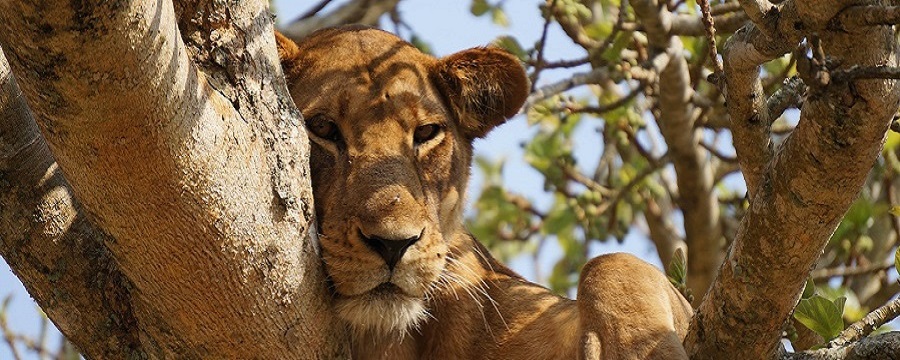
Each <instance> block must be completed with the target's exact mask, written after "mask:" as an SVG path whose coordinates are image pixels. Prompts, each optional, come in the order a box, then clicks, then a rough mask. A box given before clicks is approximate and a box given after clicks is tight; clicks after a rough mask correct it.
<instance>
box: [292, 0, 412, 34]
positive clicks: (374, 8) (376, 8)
mask: <svg viewBox="0 0 900 360" xmlns="http://www.w3.org/2000/svg"><path fill="white" fill-rule="evenodd" d="M399 2H400V0H352V1H349V2H347V3H345V4H343V5H341V6H340V7H338V8H337V9H335V10H334V11H331V12H329V13H327V14H324V15H317V16H313V17H309V18H305V19H304V18H300V19H297V20H295V21H294V22H292V23H290V24H288V25H286V26H284V27H283V28H282V29H281V32H282V33H284V34H285V35H286V36H287V37H289V38H292V39H302V38H303V37H305V36H306V35H308V34H309V33H311V32H313V31H316V30H318V29H322V28H326V27H332V26H339V25H346V24H365V25H377V24H378V19H380V18H381V16H383V15H384V14H387V13H390V12H391V11H394V9H396V8H397V4H398V3H399Z"/></svg>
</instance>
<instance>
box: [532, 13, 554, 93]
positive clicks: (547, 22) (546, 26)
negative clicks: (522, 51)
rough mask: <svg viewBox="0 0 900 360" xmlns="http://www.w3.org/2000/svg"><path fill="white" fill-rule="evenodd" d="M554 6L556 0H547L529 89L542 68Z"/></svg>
mask: <svg viewBox="0 0 900 360" xmlns="http://www.w3.org/2000/svg"><path fill="white" fill-rule="evenodd" d="M554 6H556V0H547V13H546V14H545V15H544V29H543V30H541V40H540V42H538V49H537V59H536V60H535V64H534V72H532V73H531V77H530V79H529V80H531V91H534V89H535V86H537V79H538V76H540V74H541V70H543V69H544V48H545V47H546V46H547V30H548V29H550V21H551V20H553V12H552V11H550V9H553V7H554Z"/></svg>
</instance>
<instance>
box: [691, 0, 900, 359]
mask: <svg viewBox="0 0 900 360" xmlns="http://www.w3.org/2000/svg"><path fill="white" fill-rule="evenodd" d="M742 3H747V4H748V5H751V6H752V5H756V4H759V3H760V2H755V1H746V2H742ZM764 3H768V2H764ZM850 3H854V1H843V0H829V1H808V0H807V1H801V0H795V1H785V2H782V3H781V4H780V5H779V7H780V11H773V12H771V14H770V15H767V17H766V19H769V17H771V18H772V20H773V24H774V25H773V26H771V28H770V29H768V31H769V32H775V34H774V35H772V36H770V37H767V36H765V35H763V34H762V32H761V31H760V30H759V29H758V28H756V27H754V26H753V25H750V26H747V27H745V28H743V29H741V30H740V31H738V32H737V33H735V35H733V36H732V37H731V38H730V39H729V40H728V44H727V45H726V46H725V53H724V54H723V58H724V59H725V77H726V80H727V96H728V97H727V101H728V106H729V115H730V117H731V123H732V131H733V132H734V138H735V148H736V150H737V153H738V157H739V160H740V161H741V168H742V170H743V171H744V177H745V179H746V180H747V188H748V190H749V194H750V197H751V199H750V207H749V209H748V210H747V214H746V215H745V216H744V218H743V220H742V222H741V225H740V228H739V229H738V232H737V236H736V238H735V240H734V243H733V244H732V246H731V248H730V249H729V251H728V254H727V255H726V258H725V261H724V263H723V264H722V266H721V268H720V270H719V275H718V277H717V278H716V281H715V282H714V283H713V286H712V288H711V289H710V290H709V292H708V293H707V295H706V298H705V299H704V301H703V303H702V304H701V305H700V308H699V309H698V311H697V314H696V315H695V316H694V319H693V321H692V323H691V328H690V331H689V333H688V336H687V338H686V339H685V345H686V347H687V348H688V354H690V355H691V356H692V358H693V359H724V358H737V359H764V358H772V357H774V356H775V354H776V353H777V351H778V345H779V342H778V341H779V338H780V336H781V331H782V328H783V325H784V323H785V322H786V321H787V320H788V318H789V316H790V314H791V312H792V311H793V309H794V306H795V305H796V304H797V300H798V299H799V297H800V293H801V292H802V290H803V286H804V283H805V281H806V278H807V276H809V272H810V270H811V269H812V267H813V265H814V264H815V261H816V259H818V258H819V256H820V255H821V253H822V249H823V248H824V247H825V244H826V242H827V241H828V238H829V237H830V235H831V234H832V233H833V232H834V230H835V228H836V227H837V225H838V223H839V222H840V221H841V218H842V217H843V215H844V213H845V212H846V211H847V209H848V208H849V207H850V205H851V204H852V203H853V201H854V200H855V199H856V197H857V195H858V192H859V190H860V188H861V187H862V185H863V184H864V182H865V179H866V176H867V174H868V172H869V170H870V169H871V168H872V165H873V164H874V162H875V159H876V158H877V157H878V154H879V152H880V151H881V149H882V144H883V142H884V138H885V134H886V132H887V130H888V126H889V124H890V122H891V118H892V116H893V115H894V113H895V111H896V110H897V105H898V101H900V91H898V90H900V89H898V86H897V82H896V81H894V80H885V79H870V80H855V79H850V80H849V81H832V82H831V83H827V84H825V85H822V84H809V85H810V87H811V89H810V91H811V94H810V95H809V97H808V98H807V101H806V102H805V103H804V105H803V108H802V112H801V115H800V122H799V124H798V125H797V127H796V129H795V130H794V131H793V133H792V134H791V135H790V136H789V138H788V139H787V140H785V142H784V143H783V144H782V145H781V146H780V147H779V148H777V149H775V150H774V151H773V149H772V148H771V146H770V143H769V126H770V124H771V123H770V122H768V121H766V119H767V118H769V116H767V115H768V114H766V113H765V111H766V110H765V107H764V105H765V102H762V101H760V97H762V96H764V94H762V92H761V86H760V82H759V81H760V80H759V73H760V71H759V67H758V66H759V65H760V64H762V63H763V62H765V61H768V60H770V59H773V58H775V57H778V56H781V55H782V54H783V53H785V52H787V51H791V50H792V49H794V48H795V46H796V45H797V44H798V43H799V40H800V39H801V38H803V37H805V36H809V35H814V34H815V35H818V37H819V38H820V39H821V44H822V47H823V51H824V53H825V54H827V56H828V57H829V60H830V61H831V62H833V63H834V64H838V66H837V67H836V68H835V69H830V70H829V71H833V72H838V71H841V70H846V69H849V68H851V67H853V66H861V67H869V66H880V65H886V66H897V48H896V44H895V41H896V40H895V37H894V32H893V29H892V28H891V27H889V26H862V27H857V28H845V29H835V28H833V27H829V28H826V27H825V25H826V24H828V23H829V22H830V21H831V20H832V19H833V18H835V16H836V15H837V14H838V13H840V12H841V10H843V9H844V8H845V7H846V6H848V5H849V4H850ZM766 25H771V24H756V26H766ZM808 41H812V40H811V39H809V40H808ZM799 68H800V66H798V69H799ZM803 75H804V74H803V73H802V69H801V76H803ZM738 139H741V140H740V141H738Z"/></svg>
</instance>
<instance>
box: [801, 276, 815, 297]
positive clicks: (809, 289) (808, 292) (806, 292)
mask: <svg viewBox="0 0 900 360" xmlns="http://www.w3.org/2000/svg"><path fill="white" fill-rule="evenodd" d="M815 294H816V283H815V282H813V279H812V277H809V278H807V279H806V287H804V288H803V294H802V295H800V298H801V299H809V298H811V297H812V296H813V295H815Z"/></svg>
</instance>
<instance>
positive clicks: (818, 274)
mask: <svg viewBox="0 0 900 360" xmlns="http://www.w3.org/2000/svg"><path fill="white" fill-rule="evenodd" d="M892 267H894V263H893V262H887V263H884V264H873V265H868V266H841V267H835V268H825V269H818V270H814V271H813V272H812V274H810V276H812V278H813V279H829V278H833V277H838V276H843V277H847V276H860V275H868V274H871V273H876V272H880V271H885V270H889V269H890V268H892Z"/></svg>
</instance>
